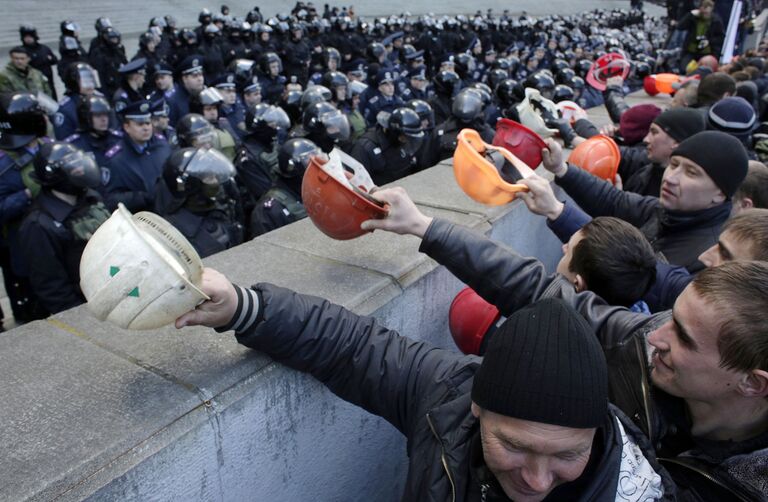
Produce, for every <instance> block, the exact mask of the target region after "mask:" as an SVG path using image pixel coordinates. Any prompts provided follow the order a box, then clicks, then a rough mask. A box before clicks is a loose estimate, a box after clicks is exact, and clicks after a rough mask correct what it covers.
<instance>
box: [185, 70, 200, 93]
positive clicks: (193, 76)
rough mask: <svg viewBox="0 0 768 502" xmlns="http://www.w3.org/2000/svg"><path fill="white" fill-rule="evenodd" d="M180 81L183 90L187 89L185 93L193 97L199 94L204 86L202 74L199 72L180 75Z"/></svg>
mask: <svg viewBox="0 0 768 502" xmlns="http://www.w3.org/2000/svg"><path fill="white" fill-rule="evenodd" d="M181 81H182V83H183V84H184V88H185V89H187V92H189V93H190V94H193V95H197V94H200V91H202V90H203V87H204V86H205V79H204V78H203V72H201V71H196V72H194V73H187V74H186V75H182V77H181Z"/></svg>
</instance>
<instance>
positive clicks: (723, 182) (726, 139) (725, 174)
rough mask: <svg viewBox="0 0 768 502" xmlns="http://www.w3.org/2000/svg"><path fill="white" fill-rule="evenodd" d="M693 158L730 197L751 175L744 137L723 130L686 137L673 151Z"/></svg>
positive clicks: (674, 153)
mask: <svg viewBox="0 0 768 502" xmlns="http://www.w3.org/2000/svg"><path fill="white" fill-rule="evenodd" d="M675 155H679V156H680V157H685V158H686V159H689V160H692V161H693V162H695V163H696V164H698V165H699V166H701V168H702V169H704V171H705V172H706V173H707V174H708V175H709V177H710V178H712V181H714V182H715V185H717V186H718V188H720V190H722V191H723V193H724V194H725V196H726V197H728V198H729V199H730V198H731V197H732V196H733V194H734V193H736V190H738V188H739V185H741V182H742V181H744V178H745V177H746V176H747V167H748V165H749V157H747V151H746V150H745V149H744V146H743V145H742V144H741V141H739V140H738V139H736V138H735V137H733V136H731V135H730V134H726V133H724V132H720V131H704V132H700V133H698V134H695V135H693V136H691V137H690V138H688V139H686V140H685V141H683V142H682V143H680V144H679V145H677V148H675V150H674V151H673V152H672V156H675Z"/></svg>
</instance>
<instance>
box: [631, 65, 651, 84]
mask: <svg viewBox="0 0 768 502" xmlns="http://www.w3.org/2000/svg"><path fill="white" fill-rule="evenodd" d="M632 67H633V68H632V74H633V75H634V77H635V78H636V79H639V80H642V79H644V78H645V77H647V76H648V75H650V74H651V65H650V64H648V63H647V62H646V61H635V62H634V63H633V65H632Z"/></svg>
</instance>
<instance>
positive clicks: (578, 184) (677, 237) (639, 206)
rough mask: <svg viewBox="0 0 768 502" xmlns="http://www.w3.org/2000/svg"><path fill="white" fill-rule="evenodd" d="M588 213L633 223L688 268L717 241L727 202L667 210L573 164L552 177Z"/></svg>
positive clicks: (668, 257)
mask: <svg viewBox="0 0 768 502" xmlns="http://www.w3.org/2000/svg"><path fill="white" fill-rule="evenodd" d="M555 181H556V182H557V184H558V185H560V186H561V187H563V188H564V189H565V191H566V192H568V195H570V196H571V197H572V198H573V200H574V201H576V203H577V204H579V206H581V208H582V209H584V210H585V211H586V212H587V213H588V214H589V215H590V216H592V217H598V216H615V217H617V218H620V219H622V220H625V221H627V222H629V223H631V224H632V225H634V226H636V227H637V228H639V229H640V231H642V232H643V234H644V235H645V236H646V237H647V238H648V240H649V242H650V243H651V245H652V246H653V249H654V251H656V252H657V253H659V254H660V255H661V256H660V258H662V260H663V261H667V262H668V263H671V264H673V265H681V266H684V267H686V268H687V269H688V270H689V271H691V272H696V271H699V270H701V269H702V268H704V266H703V265H702V263H701V262H699V260H698V257H699V255H700V254H701V253H702V252H704V251H705V250H706V249H708V248H710V247H711V246H712V245H714V244H715V243H716V242H717V239H718V237H719V235H720V228H721V227H722V225H723V223H725V221H726V220H727V219H728V217H729V216H730V213H731V203H730V201H729V202H725V203H723V204H720V205H719V206H715V207H713V208H710V209H705V210H701V211H685V212H683V211H669V210H666V209H664V208H662V207H661V204H660V203H659V199H658V197H651V196H642V195H638V194H636V193H630V192H623V191H621V190H618V189H617V188H615V187H614V186H613V185H611V184H610V183H608V182H606V181H603V180H601V179H599V178H597V177H595V176H592V175H590V174H589V173H587V172H586V171H584V170H582V169H579V168H578V167H575V166H568V171H567V173H566V174H565V175H564V176H562V177H561V178H557V179H556V180H555Z"/></svg>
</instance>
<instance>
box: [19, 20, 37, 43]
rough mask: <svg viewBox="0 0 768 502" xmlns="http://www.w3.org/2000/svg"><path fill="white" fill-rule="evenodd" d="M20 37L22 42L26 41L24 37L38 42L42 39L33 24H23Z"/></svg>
mask: <svg viewBox="0 0 768 502" xmlns="http://www.w3.org/2000/svg"><path fill="white" fill-rule="evenodd" d="M19 36H20V37H21V39H22V40H24V37H26V36H30V37H32V38H34V39H35V41H37V40H38V39H39V38H40V37H39V36H38V35H37V28H35V27H34V26H32V25H31V24H22V25H21V26H19Z"/></svg>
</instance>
